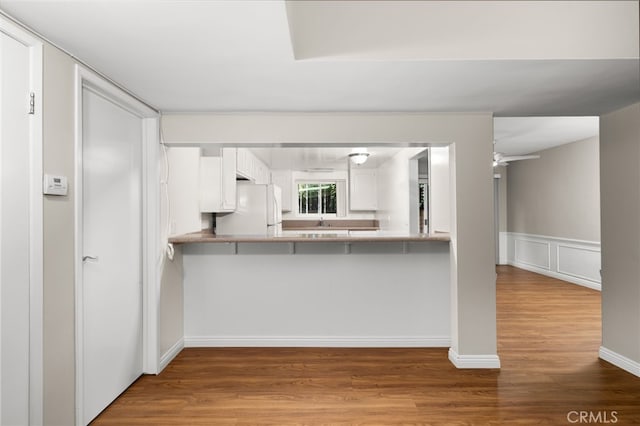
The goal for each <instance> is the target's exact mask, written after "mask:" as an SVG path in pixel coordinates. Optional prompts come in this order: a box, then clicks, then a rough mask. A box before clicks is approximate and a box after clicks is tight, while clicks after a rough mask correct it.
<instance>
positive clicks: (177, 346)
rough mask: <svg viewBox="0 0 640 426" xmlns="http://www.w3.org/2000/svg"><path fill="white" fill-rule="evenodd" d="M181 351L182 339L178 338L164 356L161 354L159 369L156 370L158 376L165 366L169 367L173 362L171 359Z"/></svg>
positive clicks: (182, 346) (182, 347)
mask: <svg viewBox="0 0 640 426" xmlns="http://www.w3.org/2000/svg"><path fill="white" fill-rule="evenodd" d="M183 349H184V339H183V338H180V339H179V340H178V341H177V342H176V343H174V344H173V346H171V347H170V348H169V349H167V351H166V352H165V353H164V354H162V357H160V367H159V368H158V374H160V373H161V372H162V370H164V369H165V368H166V367H167V365H169V363H170V362H171V361H173V359H174V358H175V357H176V356H178V354H179V353H180V352H181V351H182V350H183Z"/></svg>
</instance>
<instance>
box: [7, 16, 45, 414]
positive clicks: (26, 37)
mask: <svg viewBox="0 0 640 426" xmlns="http://www.w3.org/2000/svg"><path fill="white" fill-rule="evenodd" d="M0 31H1V32H3V33H4V34H6V35H8V36H9V37H11V38H13V39H15V40H17V41H19V42H20V43H22V44H24V45H25V46H27V47H29V62H30V64H29V69H30V72H29V85H30V88H31V91H32V92H33V93H34V94H35V112H34V114H33V115H32V116H31V117H30V132H29V133H30V136H29V158H30V165H29V168H30V170H29V174H30V180H31V181H30V182H29V184H30V188H31V189H30V192H31V194H30V201H29V216H30V217H29V424H43V423H44V420H43V409H44V384H43V383H44V379H43V375H44V371H43V364H44V352H43V280H44V274H43V269H44V266H43V265H44V259H43V239H44V233H43V225H42V222H43V212H42V204H43V200H42V107H43V103H42V79H43V60H42V52H43V47H42V41H41V40H39V39H38V38H36V37H34V36H33V35H32V34H31V33H29V32H28V31H25V30H24V29H22V28H20V27H19V26H18V25H16V24H15V23H13V22H11V21H9V20H8V19H6V18H4V17H0ZM1 401H2V399H1V398H0V405H1ZM1 410H2V407H1V406H0V413H1ZM0 416H1V414H0ZM0 418H1V417H0Z"/></svg>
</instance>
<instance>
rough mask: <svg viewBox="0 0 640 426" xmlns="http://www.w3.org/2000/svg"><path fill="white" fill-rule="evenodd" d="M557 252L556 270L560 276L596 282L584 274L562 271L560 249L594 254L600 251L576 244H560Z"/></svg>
mask: <svg viewBox="0 0 640 426" xmlns="http://www.w3.org/2000/svg"><path fill="white" fill-rule="evenodd" d="M557 247H558V248H557V250H556V265H557V266H556V270H557V271H558V273H559V274H563V275H568V276H571V277H574V278H577V279H580V280H586V281H590V282H593V281H594V280H593V279H592V278H590V277H588V276H586V275H582V274H576V273H575V272H569V271H564V270H562V267H561V265H562V262H561V257H560V248H562V247H564V248H568V249H574V250H581V251H583V252H584V251H590V252H592V253H598V254H599V253H600V250H596V249H593V248H590V247H581V246H578V245H575V244H561V243H558V245H557ZM598 288H600V286H598Z"/></svg>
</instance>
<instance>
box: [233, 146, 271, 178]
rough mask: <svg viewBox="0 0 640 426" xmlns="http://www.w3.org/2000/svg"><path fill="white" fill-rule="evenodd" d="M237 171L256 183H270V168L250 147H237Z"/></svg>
mask: <svg viewBox="0 0 640 426" xmlns="http://www.w3.org/2000/svg"><path fill="white" fill-rule="evenodd" d="M236 173H237V175H238V176H240V177H243V178H245V179H249V180H250V181H252V182H254V183H259V184H260V183H262V184H264V183H269V168H268V167H267V166H266V164H264V163H263V162H262V161H261V160H260V159H259V158H258V157H256V156H255V155H254V154H253V153H252V152H251V151H250V150H249V149H248V148H238V149H237V170H236Z"/></svg>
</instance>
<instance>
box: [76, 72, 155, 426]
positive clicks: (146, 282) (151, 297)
mask: <svg viewBox="0 0 640 426" xmlns="http://www.w3.org/2000/svg"><path fill="white" fill-rule="evenodd" d="M75 74H76V76H75V142H74V145H75V147H74V149H75V159H76V162H75V163H76V168H75V172H74V179H75V183H76V185H75V191H74V199H75V203H74V212H75V224H74V240H75V241H74V242H75V253H74V255H75V262H74V263H75V304H76V309H75V342H76V345H75V346H76V347H75V355H76V375H75V382H76V395H75V402H76V424H77V425H82V419H83V417H84V416H83V412H82V410H83V404H84V401H83V393H84V389H83V372H84V359H83V353H84V351H83V348H84V342H83V339H82V335H83V293H82V255H83V247H82V240H83V238H82V236H83V232H84V231H83V229H82V224H83V212H82V203H83V198H82V191H83V182H82V170H83V165H82V91H83V89H85V88H86V89H89V90H91V91H92V92H93V93H95V94H97V95H99V96H102V97H103V98H105V99H106V100H108V101H110V102H113V103H114V104H116V105H118V106H120V107H122V108H124V109H126V110H127V111H129V112H131V113H132V114H134V115H136V116H138V117H140V118H141V119H142V122H143V141H142V150H143V154H142V181H143V182H142V185H143V191H142V215H143V216H142V246H143V255H142V265H141V266H142V275H143V278H142V300H143V311H142V317H143V326H142V332H143V336H142V342H143V343H142V346H143V366H142V369H143V372H145V373H151V374H155V373H157V372H158V361H159V354H158V352H159V347H158V317H157V316H158V302H157V300H158V290H157V288H158V279H159V278H158V277H159V275H158V268H159V266H158V264H157V258H156V256H157V253H158V250H159V249H158V247H159V243H158V223H159V208H158V191H159V179H158V161H157V155H158V137H159V136H158V135H159V127H158V123H159V117H158V114H157V112H156V111H155V110H153V109H152V108H150V107H149V106H147V105H146V104H144V103H143V102H141V101H139V100H138V99H135V98H134V97H132V96H131V95H130V94H129V93H127V92H125V91H123V90H122V89H121V88H119V87H117V86H114V85H113V84H111V83H110V82H108V81H106V80H104V79H103V78H102V77H101V76H100V75H99V74H97V73H95V72H93V71H91V70H89V69H87V68H85V67H83V66H81V65H78V64H76V66H75ZM154 155H155V157H154Z"/></svg>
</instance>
